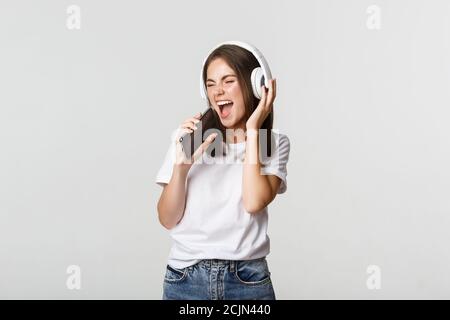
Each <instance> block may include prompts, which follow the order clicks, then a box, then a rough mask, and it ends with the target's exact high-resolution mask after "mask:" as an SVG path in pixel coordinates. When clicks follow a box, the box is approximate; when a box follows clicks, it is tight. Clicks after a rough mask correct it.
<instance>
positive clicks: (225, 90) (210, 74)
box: [206, 58, 246, 130]
mask: <svg viewBox="0 0 450 320" xmlns="http://www.w3.org/2000/svg"><path fill="white" fill-rule="evenodd" d="M206 89H207V92H208V98H209V101H210V102H211V105H212V107H213V108H214V110H216V112H217V114H218V115H219V116H220V121H221V122H222V124H223V126H224V127H225V128H230V129H239V128H240V129H243V130H245V121H246V120H245V119H244V117H245V104H244V97H243V95H242V91H241V88H240V85H239V82H238V78H237V75H236V73H235V72H234V70H233V69H231V67H230V66H229V65H228V64H227V63H226V62H225V60H223V59H222V58H216V59H214V60H213V61H212V62H211V63H210V64H209V66H208V69H207V70H206Z"/></svg>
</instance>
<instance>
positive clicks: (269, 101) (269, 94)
mask: <svg viewBox="0 0 450 320" xmlns="http://www.w3.org/2000/svg"><path fill="white" fill-rule="evenodd" d="M274 99H275V79H272V80H270V81H269V90H268V92H267V100H266V107H270V106H271V105H272V103H273V100H274Z"/></svg>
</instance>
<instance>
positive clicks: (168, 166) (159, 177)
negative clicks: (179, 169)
mask: <svg viewBox="0 0 450 320" xmlns="http://www.w3.org/2000/svg"><path fill="white" fill-rule="evenodd" d="M175 139H176V131H174V132H173V133H172V135H171V138H170V145H169V147H168V149H167V152H166V155H165V157H164V161H163V163H162V165H161V167H160V168H159V170H158V173H157V174H156V179H155V182H156V183H157V184H158V185H160V186H161V187H163V186H164V185H165V184H168V183H169V181H170V179H171V178H172V172H173V165H174V164H175V160H176V141H175Z"/></svg>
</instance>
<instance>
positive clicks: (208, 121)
mask: <svg viewBox="0 0 450 320" xmlns="http://www.w3.org/2000/svg"><path fill="white" fill-rule="evenodd" d="M199 128H201V132H200V131H197V130H198V129H199ZM211 128H217V123H216V120H215V118H214V114H213V110H212V109H211V108H208V109H207V110H206V111H205V112H204V113H198V114H196V115H195V116H193V117H191V118H188V119H186V120H185V121H184V122H183V123H182V124H181V126H180V128H179V130H180V136H178V138H177V148H178V149H179V150H178V152H177V163H189V164H191V165H192V163H193V162H194V161H195V160H196V159H197V158H198V157H200V156H201V154H202V153H203V152H204V151H205V150H206V149H207V148H208V146H209V145H210V144H211V143H212V142H213V141H214V139H215V137H216V136H217V133H212V134H210V135H209V136H208V137H206V139H205V140H204V141H203V136H204V133H205V132H206V131H207V130H208V129H211ZM183 161H184V162H183Z"/></svg>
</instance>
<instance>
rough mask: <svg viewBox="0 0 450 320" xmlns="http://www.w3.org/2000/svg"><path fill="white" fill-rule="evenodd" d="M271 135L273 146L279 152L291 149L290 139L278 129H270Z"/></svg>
mask: <svg viewBox="0 0 450 320" xmlns="http://www.w3.org/2000/svg"><path fill="white" fill-rule="evenodd" d="M272 137H273V139H274V141H275V148H276V150H277V151H279V152H280V153H289V151H290V149H291V141H290V140H289V137H288V135H287V134H285V133H281V132H279V131H278V130H272Z"/></svg>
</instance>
